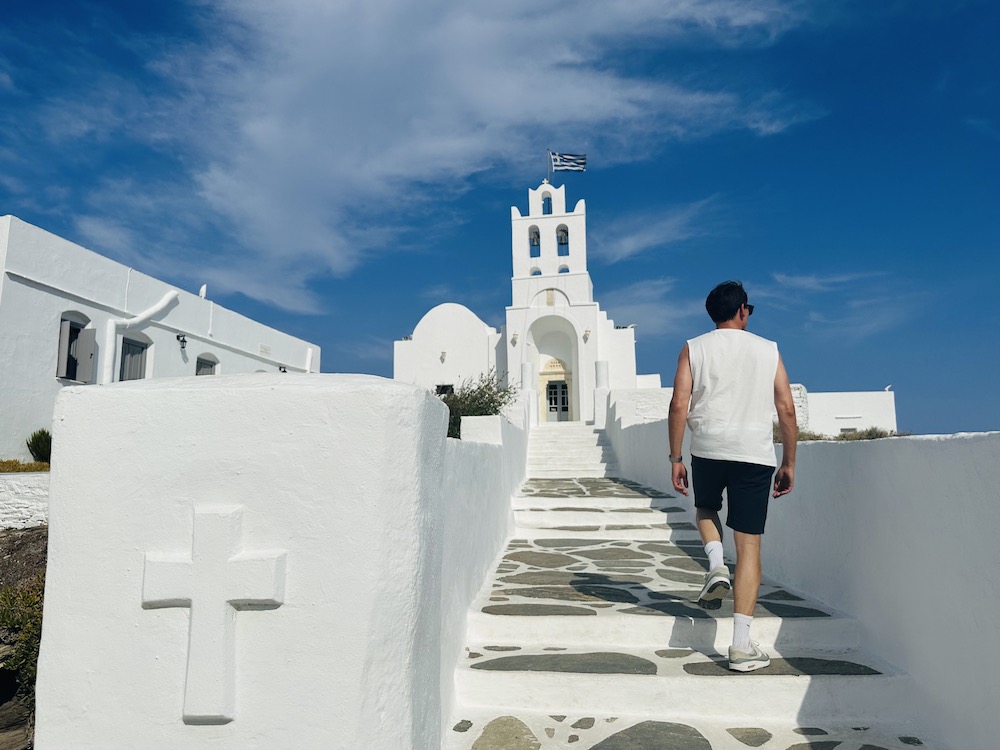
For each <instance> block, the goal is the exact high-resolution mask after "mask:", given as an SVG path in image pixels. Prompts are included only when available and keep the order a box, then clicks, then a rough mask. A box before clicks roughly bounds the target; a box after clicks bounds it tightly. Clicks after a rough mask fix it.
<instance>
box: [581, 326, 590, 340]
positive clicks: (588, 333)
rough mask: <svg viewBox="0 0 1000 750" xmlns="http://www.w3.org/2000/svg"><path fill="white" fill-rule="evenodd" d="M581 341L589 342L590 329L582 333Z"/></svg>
mask: <svg viewBox="0 0 1000 750" xmlns="http://www.w3.org/2000/svg"><path fill="white" fill-rule="evenodd" d="M583 340H584V341H590V329H589V328H588V329H587V330H586V331H584V332H583Z"/></svg>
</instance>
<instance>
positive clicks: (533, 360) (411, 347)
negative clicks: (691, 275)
mask: <svg viewBox="0 0 1000 750" xmlns="http://www.w3.org/2000/svg"><path fill="white" fill-rule="evenodd" d="M510 215H511V231H512V240H511V252H512V257H513V270H514V275H513V278H512V279H511V285H512V300H511V304H510V306H509V307H508V308H507V319H506V325H504V326H503V328H502V329H501V330H500V331H497V330H496V329H494V328H491V327H489V326H488V325H486V323H484V322H483V321H481V320H480V319H479V318H478V317H476V315H475V314H474V313H473V312H472V311H471V310H469V309H468V308H466V307H463V306H462V305H456V304H452V303H446V304H443V305H438V306H437V307H435V308H434V309H432V310H431V311H430V312H428V313H427V314H426V315H425V316H424V317H423V318H422V319H421V320H420V322H419V323H418V324H417V327H416V328H415V329H414V330H413V335H412V336H410V337H409V338H408V339H404V340H402V341H397V342H395V351H394V357H393V377H394V378H395V379H396V380H401V381H404V382H407V383H414V384H416V385H421V386H424V387H427V388H434V389H437V390H439V391H440V390H447V389H448V388H451V387H457V386H458V385H460V384H461V383H462V382H463V381H465V380H468V379H474V378H476V377H478V376H479V375H480V374H481V373H484V372H488V371H489V370H491V369H495V370H496V372H497V373H498V374H499V376H500V377H501V378H502V379H506V381H507V382H510V383H516V384H517V385H519V386H520V388H521V389H522V390H524V391H531V392H534V393H536V394H537V399H538V400H537V408H538V414H540V415H542V416H541V421H577V420H585V421H593V420H594V413H595V409H594V403H595V397H596V398H599V399H601V400H600V404H601V406H600V407H599V408H601V409H603V403H604V401H603V397H602V395H601V394H606V393H607V391H608V389H631V388H637V387H650V388H659V387H660V378H659V376H658V375H638V376H637V375H636V371H635V335H634V332H633V329H631V328H628V327H621V326H616V325H615V323H614V321H613V320H611V319H609V318H608V315H607V313H606V312H604V311H603V310H601V307H600V305H598V304H597V302H595V301H594V285H593V283H592V282H591V280H590V274H589V273H588V272H587V209H586V206H585V204H584V202H583V201H582V200H581V201H579V202H577V204H576V207H575V208H574V209H573V211H571V212H568V211H567V210H566V192H565V187H564V186H561V187H555V186H554V185H550V184H549V183H548V182H547V181H545V182H543V183H542V184H541V185H540V186H539V187H538V188H537V189H536V190H530V189H529V190H528V214H527V216H522V215H521V212H520V211H519V210H518V209H517V207H512V208H511V211H510Z"/></svg>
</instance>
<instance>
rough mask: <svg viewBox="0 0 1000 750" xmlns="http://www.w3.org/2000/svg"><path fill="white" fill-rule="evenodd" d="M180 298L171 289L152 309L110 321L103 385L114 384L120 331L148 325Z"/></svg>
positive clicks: (105, 347)
mask: <svg viewBox="0 0 1000 750" xmlns="http://www.w3.org/2000/svg"><path fill="white" fill-rule="evenodd" d="M179 296H180V294H179V292H177V290H176V289H171V290H170V291H169V292H167V293H166V294H164V295H163V297H161V298H160V301H159V302H157V303H156V304H155V305H153V306H152V307H148V308H146V309H145V310H143V311H142V312H141V313H139V314H138V315H136V316H134V317H131V318H112V319H111V320H109V321H108V324H107V328H106V329H105V331H106V332H105V336H104V353H103V355H102V358H103V360H104V364H103V367H101V379H100V381H99V382H100V383H101V385H104V384H106V383H111V382H114V377H115V359H116V357H115V351H116V350H117V347H116V346H115V344H116V343H117V342H116V339H117V338H118V331H119V330H122V331H127V330H128V329H129V328H135V327H137V326H140V325H142V324H143V323H147V322H148V321H149V320H150V319H151V318H152V317H153V316H154V315H157V314H158V313H161V312H163V310H165V309H166V308H167V306H168V305H169V304H170V303H171V302H173V301H174V300H176V299H177V298H178V297H179Z"/></svg>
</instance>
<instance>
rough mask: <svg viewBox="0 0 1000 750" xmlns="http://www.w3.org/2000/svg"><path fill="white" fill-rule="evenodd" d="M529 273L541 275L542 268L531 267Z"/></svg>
mask: <svg viewBox="0 0 1000 750" xmlns="http://www.w3.org/2000/svg"><path fill="white" fill-rule="evenodd" d="M531 275H532V276H541V275H542V269H541V268H532V269H531Z"/></svg>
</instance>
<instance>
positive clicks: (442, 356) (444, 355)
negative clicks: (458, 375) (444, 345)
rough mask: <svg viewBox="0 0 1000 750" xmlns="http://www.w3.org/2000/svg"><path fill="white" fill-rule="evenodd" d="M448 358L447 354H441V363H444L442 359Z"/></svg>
mask: <svg viewBox="0 0 1000 750" xmlns="http://www.w3.org/2000/svg"><path fill="white" fill-rule="evenodd" d="M447 356H448V352H441V361H442V362H444V358H445V357H447Z"/></svg>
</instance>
